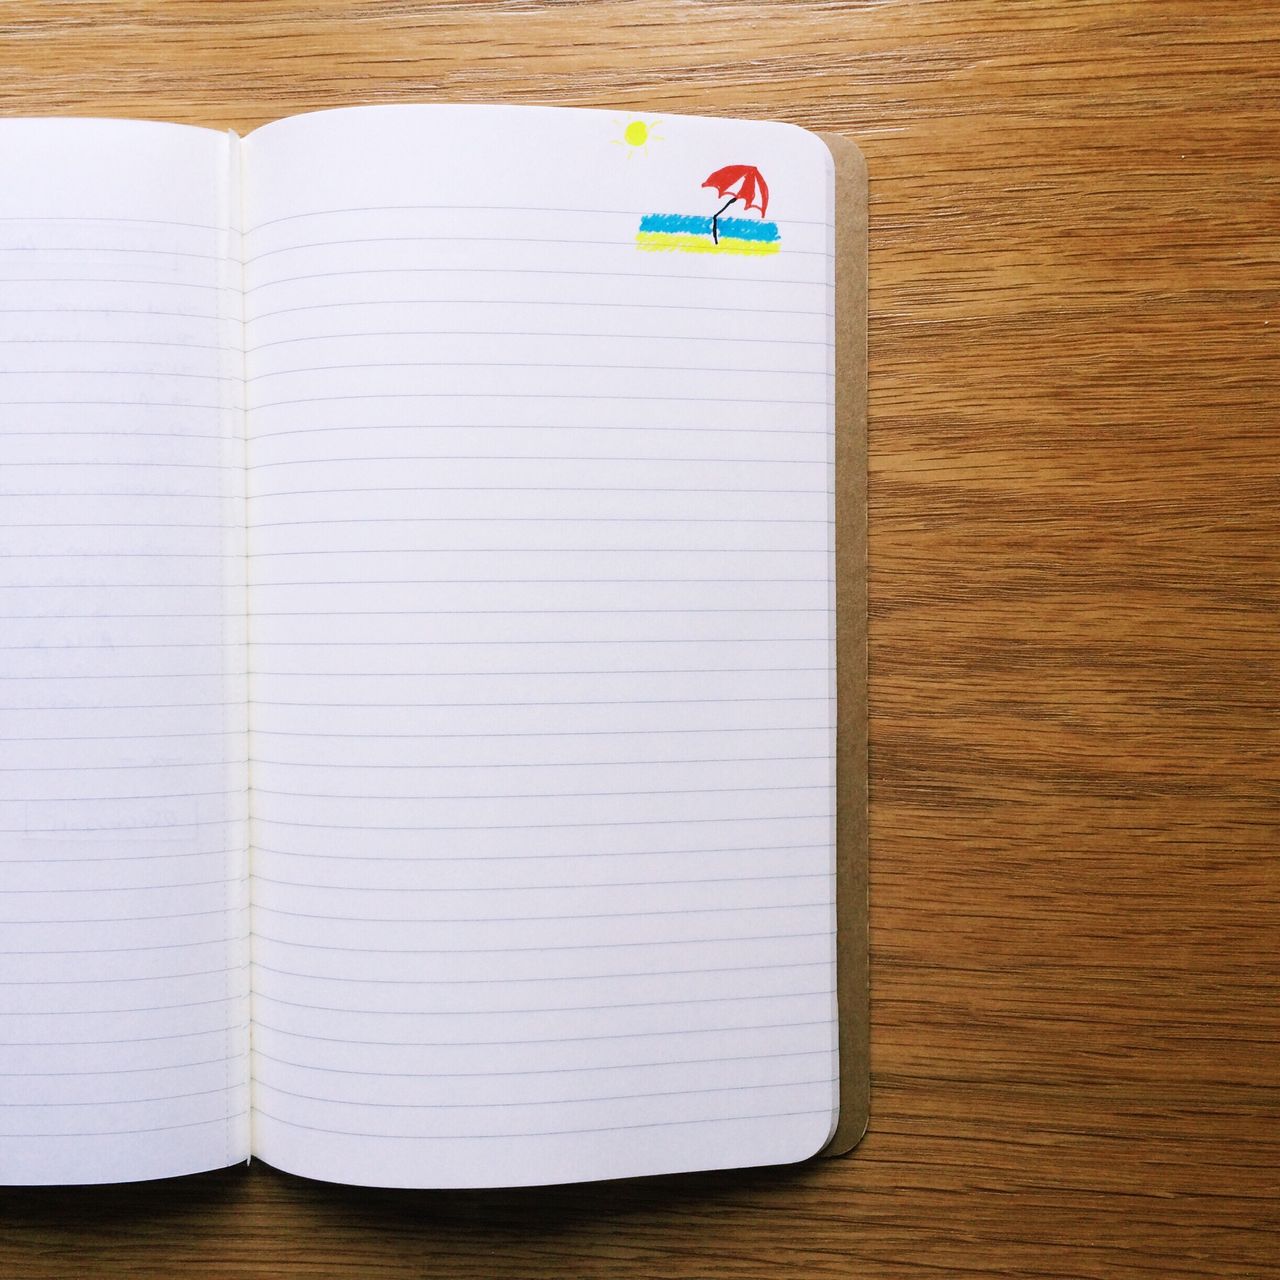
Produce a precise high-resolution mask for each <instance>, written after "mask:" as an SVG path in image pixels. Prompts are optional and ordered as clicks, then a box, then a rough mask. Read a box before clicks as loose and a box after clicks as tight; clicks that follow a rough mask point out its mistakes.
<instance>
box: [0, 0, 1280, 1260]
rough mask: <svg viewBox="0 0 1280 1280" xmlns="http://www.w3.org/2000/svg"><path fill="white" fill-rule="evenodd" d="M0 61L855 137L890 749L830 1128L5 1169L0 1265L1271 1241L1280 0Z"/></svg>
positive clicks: (784, 10) (529, 32)
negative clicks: (672, 1152) (851, 1032)
mask: <svg viewBox="0 0 1280 1280" xmlns="http://www.w3.org/2000/svg"><path fill="white" fill-rule="evenodd" d="M0 99H2V109H3V110H4V111H5V112H7V113H11V114H29V115H38V114H56V113H71V114H110V115H126V116H150V117H158V118H161V119H173V120H181V121H189V122H192V123H199V124H206V125H216V126H223V127H233V128H238V129H244V128H247V127H250V126H253V125H257V124H259V123H261V122H262V121H265V120H268V119H271V118H274V117H276V116H280V115H285V114H289V113H291V112H296V111H302V110H306V109H309V108H316V107H325V106H334V105H340V104H350V103H360V102H381V101H403V100H409V99H418V100H428V101H493V100H503V101H522V102H546V103H560V104H577V105H592V106H597V105H598V106H609V107H616V108H619V109H621V110H627V109H635V110H643V111H645V112H648V113H652V114H661V113H662V112H703V113H711V114H727V115H750V116H765V117H775V118H780V119H784V120H790V121H794V122H796V123H798V124H802V125H806V126H808V127H810V128H817V129H826V130H835V131H840V132H845V133H848V134H850V135H851V136H853V137H854V138H856V139H857V140H858V142H859V143H860V144H861V145H862V147H863V149H864V151H865V152H866V155H867V158H868V161H869V163H870V170H871V182H872V206H871V352H870V370H871V375H870V376H871V526H870V545H871V573H872V577H871V601H872V603H871V662H872V668H871V707H872V729H871V735H872V761H873V762H872V776H871V786H872V795H873V803H872V816H871V831H872V873H871V876H872V916H871V936H872V983H873V997H872V1009H873V1024H872V1066H873V1085H872V1121H871V1131H870V1133H869V1135H868V1137H867V1138H866V1140H865V1142H864V1143H863V1145H862V1147H861V1148H860V1149H859V1150H858V1151H857V1152H856V1153H855V1154H854V1155H852V1156H850V1157H846V1158H844V1159H842V1160H837V1161H827V1162H820V1163H814V1164H812V1165H809V1166H804V1167H797V1168H790V1169H779V1170H764V1171H755V1172H750V1173H725V1174H716V1175H711V1176H697V1177H684V1178H670V1179H656V1180H640V1181H634V1182H624V1183H613V1184H605V1185H597V1186H586V1187H569V1188H560V1189H553V1190H546V1191H538V1192H509V1193H474V1194H465V1193H449V1194H427V1193H402V1192H368V1191H353V1190H349V1189H345V1188H341V1187H330V1186H324V1185H317V1184H309V1183H306V1182H303V1181H301V1180H298V1179H294V1178H290V1177H287V1176H285V1175H282V1174H278V1173H275V1172H274V1171H272V1170H271V1169H269V1168H266V1167H263V1166H260V1165H259V1166H255V1167H254V1168H253V1169H252V1170H250V1171H248V1172H246V1171H245V1170H243V1169H239V1170H233V1171H230V1172H227V1173H221V1174H214V1175H207V1176H203V1177H198V1178H191V1179H185V1180H178V1181H176V1182H169V1183H163V1184H151V1185H145V1186H141V1187H123V1188H107V1189H98V1190H58V1191H53V1190H49V1191H23V1192H13V1191H4V1192H0V1275H2V1276H4V1277H5V1278H6V1280H29V1278H35V1277H55V1276H57V1277H77V1278H80V1277H115V1276H120V1277H123V1276H129V1277H131V1278H133V1280H146V1278H147V1277H172V1276H178V1275H198V1276H214V1277H250V1276H271V1277H316V1278H319V1277H330V1276H358V1277H362V1278H367V1280H373V1278H379V1280H380V1278H382V1277H416V1276H428V1275H430V1276H448V1277H451V1278H459V1280H471V1278H479V1277H577V1276H582V1277H594V1276H606V1275H608V1276H615V1275H616V1276H646V1277H651V1276H663V1277H668V1278H670V1280H678V1278H681V1277H708V1276H714V1277H727V1278H733V1277H755V1276H778V1275H784V1274H785V1275H789V1276H801V1277H850V1276H869V1277H902V1276H939V1275H944V1276H1007V1277H1012V1276H1034V1277H1049V1276H1087V1277H1099V1278H1106V1280H1110V1278H1112V1277H1131V1276H1160V1277H1190V1276H1203V1277H1234V1276H1253V1277H1264V1276H1276V1275H1280V1174H1278V1172H1277V1169H1278V1168H1280V1043H1278V1042H1280V959H1278V956H1280V864H1278V862H1277V844H1278V841H1280V577H1278V570H1280V461H1278V458H1277V455H1278V453H1280V414H1278V412H1277V393H1278V391H1280V309H1278V307H1277V303H1278V302H1280V6H1277V5H1276V4H1272V3H1265V2H1264V0H1196V2H1195V3H1187V2H1185V0H1167V2H1165V3H1101V2H1097V0H1093V2H1090V0H1073V2H1068V0H1063V2H1061V3H1037V4H1032V3H1002V2H1000V0H963V2H961V0H953V2H952V3H942V2H937V0H934V2H930V0H879V2H877V3H861V4H853V3H851V4H843V3H835V2H825V3H823V2H814V3H805V2H796V3H729V4H694V3H675V4H664V3H656V2H654V3H650V2H640V0H637V2H635V3H613V2H603V0H601V2H596V3H534V2H532V0H529V2H519V0H518V2H514V3H510V4H491V3H464V2H461V0H456V2H454V3H438V4H427V3H416V2H410V0H399V2H390V3H371V2H368V0H364V2H361V0H342V2H341V3H332V2H330V0H308V2H306V3H302V2H296V3H291V2H287V0H237V2H231V0H229V2H225V3H216V2H211V0H205V2H203V3H194V2H191V0H155V2H154V3H118V4H111V3H105V2H104V3H63V2H49V0H43V2H41V0H27V2H25V3H23V2H18V3H5V4H2V5H0Z"/></svg>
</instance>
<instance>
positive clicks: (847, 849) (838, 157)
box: [818, 133, 871, 1156]
mask: <svg viewBox="0 0 1280 1280" xmlns="http://www.w3.org/2000/svg"><path fill="white" fill-rule="evenodd" d="M818 136H819V137H821V138H822V140H823V141H824V142H825V143H826V144H827V146H828V147H829V148H830V149H831V155H832V157H833V158H834V160H835V172H836V182H835V202H836V203H835V221H836V296H835V320H836V422H835V434H836V444H835V464H836V484H835V489H836V498H835V519H836V1000H837V1004H838V1008H839V1017H840V1119H839V1122H838V1123H837V1125H836V1131H835V1133H834V1134H833V1135H832V1137H831V1140H830V1141H829V1142H828V1143H827V1145H826V1146H825V1147H824V1148H823V1149H822V1151H821V1152H820V1154H821V1155H825V1156H838V1155H842V1154H844V1153H845V1152H846V1151H849V1150H851V1149H852V1148H853V1147H855V1146H856V1145H857V1144H858V1142H859V1140H860V1139H861V1138H862V1135H863V1134H864V1133H865V1132H866V1130H867V1120H868V1116H869V1114H870V1094H871V1072H870V1055H869V1033H870V1001H869V986H868V954H867V863H868V843H867V165H866V161H865V160H864V159H863V157H862V152H861V151H859V150H858V148H857V147H856V146H855V145H854V144H853V143H852V142H850V141H849V139H848V138H842V137H840V136H839V135H838V134H827V133H824V134H819V135H818Z"/></svg>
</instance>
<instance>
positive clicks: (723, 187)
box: [636, 164, 781, 255]
mask: <svg viewBox="0 0 1280 1280" xmlns="http://www.w3.org/2000/svg"><path fill="white" fill-rule="evenodd" d="M702 185H703V187H710V188H711V189H712V190H713V191H715V192H716V196H717V199H719V200H722V201H723V202H724V203H722V204H721V205H720V206H719V208H717V209H716V210H715V211H714V212H713V213H712V214H710V215H709V216H708V215H704V214H688V213H646V214H645V215H644V216H643V217H642V218H641V219H640V228H639V230H638V231H637V232H636V247H637V248H639V249H648V250H656V251H658V252H681V253H733V254H752V255H761V254H770V253H777V252H778V249H779V247H780V243H781V236H780V235H779V233H778V224H777V223H776V222H766V221H765V218H764V215H765V212H766V210H767V209H768V207H769V187H768V185H767V184H766V182H765V180H764V175H763V174H762V173H761V172H760V170H759V169H757V168H756V167H755V166H754V165H747V164H731V165H726V166H725V167H724V168H723V169H717V170H716V171H715V172H714V173H713V174H711V175H710V176H709V177H708V178H707V180H706V181H705V182H704V183H703V184H702ZM735 204H741V205H742V211H743V212H744V213H749V212H750V211H751V210H752V209H758V210H759V211H760V217H759V218H758V219H756V218H726V217H725V216H724V215H725V213H726V212H728V210H729V209H730V208H731V207H732V206H733V205H735Z"/></svg>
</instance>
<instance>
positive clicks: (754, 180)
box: [702, 164, 769, 244]
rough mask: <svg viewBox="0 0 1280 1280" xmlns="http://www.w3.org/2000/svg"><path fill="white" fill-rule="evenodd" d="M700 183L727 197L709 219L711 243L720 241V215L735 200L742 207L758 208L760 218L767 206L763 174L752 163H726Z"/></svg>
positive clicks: (766, 192)
mask: <svg viewBox="0 0 1280 1280" xmlns="http://www.w3.org/2000/svg"><path fill="white" fill-rule="evenodd" d="M702 185H703V186H704V187H714V188H715V189H716V191H717V192H719V193H720V195H721V196H722V197H723V196H728V197H729V198H728V199H727V200H726V201H725V202H724V204H722V205H721V206H720V208H719V209H717V210H716V211H715V214H714V215H713V217H712V219H711V242H712V243H713V244H719V243H720V230H719V222H720V215H721V214H722V213H723V212H724V211H725V210H726V209H727V208H728V207H729V206H730V205H731V204H732V203H733V202H734V201H735V200H741V201H742V204H743V207H744V208H747V209H759V210H760V216H761V217H762V218H763V217H764V215H765V210H766V209H767V208H768V207H769V187H768V185H767V184H766V182H765V180H764V174H762V173H761V172H760V170H759V169H757V168H756V167H755V165H753V164H727V165H725V167H724V168H723V169H717V170H716V171H715V173H713V174H712V175H711V176H710V177H709V178H708V179H707V180H706V182H704V183H703V184H702Z"/></svg>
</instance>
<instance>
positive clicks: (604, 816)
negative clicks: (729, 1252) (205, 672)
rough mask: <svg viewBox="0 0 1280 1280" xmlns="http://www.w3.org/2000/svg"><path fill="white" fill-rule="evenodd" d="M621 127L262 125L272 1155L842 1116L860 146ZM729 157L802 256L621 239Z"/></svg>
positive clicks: (485, 1174) (260, 547) (418, 1149)
mask: <svg viewBox="0 0 1280 1280" xmlns="http://www.w3.org/2000/svg"><path fill="white" fill-rule="evenodd" d="M627 123H628V121H627V120H626V119H624V118H620V117H614V116H613V115H611V114H609V113H600V112H557V111H549V110H543V109H521V110H511V109H498V108H479V109H477V108H426V107H422V108H419V107H411V108H387V109H363V110H356V111H346V112H334V113H323V114H319V115H313V116H308V117H302V118H298V119H294V120H288V121H284V122H281V123H279V124H276V125H272V126H269V127H267V128H266V129H264V130H261V131H259V132H258V133H256V134H254V135H252V137H251V138H250V139H249V140H248V141H247V143H246V148H245V150H246V156H247V171H246V172H247V178H246V181H247V190H248V192H249V199H248V204H247V208H246V240H245V249H246V298H247V307H246V319H247V335H248V336H247V340H246V359H247V371H248V378H247V388H248V402H249V422H250V425H249V435H250V478H249V490H250V540H251V568H250V574H251V588H250V590H251V602H252V614H253V634H252V643H251V648H252V664H251V665H252V668H253V676H252V734H251V754H252V773H253V823H252V828H253V858H254V884H255V908H254V930H255V935H254V936H255V941H254V962H255V969H254V1082H255V1083H254V1088H255V1113H254V1115H255V1119H254V1131H255V1151H256V1153H257V1154H259V1155H261V1156H262V1157H263V1158H265V1159H266V1160H267V1161H269V1162H270V1163H272V1164H275V1165H278V1166H280V1167H282V1168H285V1169H289V1170H292V1171H295V1172H298V1173H302V1174H306V1175H309V1176H312V1177H320V1178H327V1179H332V1180H337V1181H343V1182H355V1183H376V1184H394V1185H422V1186H467V1185H476V1186H478V1185H493V1184H498V1185H502V1184H507V1185H512V1184H520V1183H545V1182H556V1181H567V1180H577V1179H588V1178H603V1177H617V1176H624V1175H631V1174H644V1173H657V1172H669V1171H676V1170H684V1169H694V1168H705V1167H709V1166H720V1165H723V1166H738V1165H750V1164H762V1163H776V1162H783V1161H788V1160H795V1159H800V1158H803V1157H805V1156H808V1155H811V1154H812V1153H813V1152H815V1151H816V1150H817V1149H818V1148H819V1147H821V1146H822V1144H823V1143H824V1141H825V1140H826V1138H827V1136H828V1134H829V1132H830V1130H831V1127H832V1124H833V1119H834V1114H835V1106H836V1102H835V1099H836V1086H835V1074H836V1072H835V1067H836V1062H835V1012H834V997H833V989H832V988H833V927H834V910H833V884H832V865H833V855H832V841H833V826H834V823H833V795H832V782H833V728H834V703H833V700H832V666H833V645H832V640H833V619H832V525H831V493H830V489H831V481H832V464H831V456H832V439H831V423H832V311H831V285H832V228H831V210H830V200H831V194H830V191H831V161H830V157H829V155H828V153H827V152H826V150H825V148H824V147H823V146H822V145H821V144H820V143H819V142H818V141H817V140H816V139H814V138H812V137H810V136H809V135H806V134H803V133H801V132H800V131H798V130H794V129H789V128H786V127H784V126H777V125H746V124H737V123H730V122H722V121H721V122H717V121H707V120H696V119H687V118H685V119H679V118H671V119H668V120H665V121H662V122H661V123H660V124H659V125H658V126H657V127H656V128H655V129H654V130H653V132H654V133H655V134H656V135H657V137H655V138H653V139H652V140H651V142H650V143H649V145H647V146H646V147H645V148H643V150H641V151H639V152H637V153H633V149H632V148H631V144H630V143H628V142H627V141H626V139H625V130H626V126H627ZM632 136H634V134H633V135H632ZM738 161H744V162H750V163H752V164H754V165H757V166H758V167H759V168H760V169H761V170H762V172H763V173H764V174H765V175H767V180H768V184H769V188H770V192H771V195H770V204H769V215H770V218H771V219H776V221H777V223H778V225H779V226H780V228H781V235H782V242H781V251H780V252H779V253H777V254H776V255H770V256H766V255H754V256H752V255H746V254H741V255H737V256H730V255H728V254H719V255H715V256H712V255H710V254H697V253H693V252H685V251H675V252H655V251H650V250H647V249H641V248H638V247H637V244H636V235H637V231H638V229H639V226H640V223H639V219H640V217H641V215H643V214H646V213H649V212H658V213H668V212H669V213H676V214H680V213H686V214H692V215H696V214H699V213H705V214H707V215H710V214H711V213H713V212H714V211H715V210H716V208H717V207H718V206H719V204H720V203H722V202H721V201H719V200H717V199H715V195H714V193H713V192H711V191H708V190H703V189H701V187H700V184H701V182H702V181H703V179H704V178H705V177H706V176H707V174H708V173H710V172H711V171H712V170H715V169H717V168H720V167H721V166H723V165H725V164H728V163H732V162H738ZM747 216H748V217H749V218H752V219H757V220H758V219H759V214H758V213H757V212H754V211H753V212H751V213H750V214H748V215H747Z"/></svg>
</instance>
